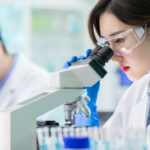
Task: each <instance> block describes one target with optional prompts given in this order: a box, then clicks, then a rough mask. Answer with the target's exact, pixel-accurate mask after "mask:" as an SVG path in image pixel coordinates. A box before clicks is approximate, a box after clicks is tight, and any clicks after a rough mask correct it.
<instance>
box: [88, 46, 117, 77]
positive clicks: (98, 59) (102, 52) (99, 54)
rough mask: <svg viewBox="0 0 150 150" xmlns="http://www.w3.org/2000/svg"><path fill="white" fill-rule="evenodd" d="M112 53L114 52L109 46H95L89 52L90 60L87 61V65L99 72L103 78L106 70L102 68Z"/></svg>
mask: <svg viewBox="0 0 150 150" xmlns="http://www.w3.org/2000/svg"><path fill="white" fill-rule="evenodd" d="M113 55H114V52H113V50H112V49H111V48H109V47H107V46H105V47H100V46H97V47H96V48H95V49H94V50H93V51H92V52H91V55H90V57H91V61H90V62H89V65H90V66H91V67H92V68H93V69H94V70H95V71H96V72H97V73H98V74H99V76H100V77H101V78H103V77H104V76H105V75H106V74H107V71H106V70H105V69H104V68H103V66H104V65H105V63H106V62H108V61H109V60H110V58H111V57H112V56H113Z"/></svg>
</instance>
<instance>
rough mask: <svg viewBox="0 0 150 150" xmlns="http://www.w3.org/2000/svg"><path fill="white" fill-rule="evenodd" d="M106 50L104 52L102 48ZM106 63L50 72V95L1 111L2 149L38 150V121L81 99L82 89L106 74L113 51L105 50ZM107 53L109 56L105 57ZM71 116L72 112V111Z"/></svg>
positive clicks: (94, 63)
mask: <svg viewBox="0 0 150 150" xmlns="http://www.w3.org/2000/svg"><path fill="white" fill-rule="evenodd" d="M103 50H104V49H103ZM105 50H106V53H104V55H103V57H104V60H103V59H102V58H101V57H102V56H101V55H100V57H99V56H96V57H95V58H94V59H93V60H91V61H90V62H89V63H86V64H84V65H79V66H73V67H70V68H69V69H66V70H61V71H58V72H55V73H50V81H49V85H50V88H51V90H50V91H49V92H48V93H41V94H39V95H36V96H34V97H32V98H29V99H27V100H25V101H23V102H21V103H19V104H17V105H15V106H12V107H10V108H9V109H7V110H5V111H3V112H0V122H1V124H0V133H1V134H0V141H1V143H2V144H0V149H3V150H20V149H22V150H36V119H37V117H39V116H40V115H42V114H44V113H46V112H48V111H50V110H52V109H53V108H55V107H57V106H59V105H62V104H65V103H71V102H74V101H77V100H79V97H80V96H81V95H82V94H84V93H85V90H84V89H82V87H85V86H92V85H93V84H94V83H96V82H97V81H99V80H100V79H101V78H103V77H104V75H105V74H106V71H105V69H104V68H103V66H104V64H105V62H106V61H108V60H109V59H110V58H111V56H112V55H113V52H112V50H111V49H109V48H106V49H105ZM107 53H110V54H109V55H108V56H106V54H107ZM69 113H70V112H69Z"/></svg>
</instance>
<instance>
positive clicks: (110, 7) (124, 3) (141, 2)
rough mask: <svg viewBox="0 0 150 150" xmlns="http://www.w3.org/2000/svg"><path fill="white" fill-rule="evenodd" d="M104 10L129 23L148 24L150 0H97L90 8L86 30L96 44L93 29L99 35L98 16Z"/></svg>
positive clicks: (149, 20)
mask: <svg viewBox="0 0 150 150" xmlns="http://www.w3.org/2000/svg"><path fill="white" fill-rule="evenodd" d="M105 11H107V12H110V13H112V14H114V15H115V16H116V17H117V18H118V19H119V20H121V21H122V22H124V23H125V24H129V25H137V26H144V25H145V24H148V27H149V24H150V0H99V1H98V2H97V4H96V5H95V7H94V8H93V9H92V11H91V13H90V15H89V20H88V30H89V34H90V37H91V39H92V41H93V42H94V44H95V45H96V44H97V40H96V35H95V31H96V33H97V34H98V36H100V26H99V18H100V16H101V14H102V13H104V12H105Z"/></svg>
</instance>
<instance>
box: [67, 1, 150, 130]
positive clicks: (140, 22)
mask: <svg viewBox="0 0 150 150" xmlns="http://www.w3.org/2000/svg"><path fill="white" fill-rule="evenodd" d="M88 29H89V33H90V37H91V39H92V41H93V42H94V44H95V45H100V46H102V47H103V46H109V47H110V48H112V49H113V51H114V53H115V55H114V56H113V58H112V60H113V61H115V62H116V63H117V64H118V66H119V67H120V68H121V69H122V71H123V72H124V73H125V74H126V75H127V76H128V78H129V79H130V80H132V81H134V83H133V84H132V86H131V87H130V88H129V89H128V90H127V91H126V92H125V93H124V95H123V96H122V98H121V100H120V102H119V104H118V106H117V108H116V111H115V112H114V114H113V115H112V117H111V118H110V119H109V120H108V121H107V122H106V124H105V127H113V126H114V127H133V128H140V127H141V128H143V127H147V126H148V125H149V123H150V119H149V118H150V110H149V109H150V98H149V96H148V95H150V94H148V89H150V87H149V86H150V75H149V74H147V73H148V72H149V70H150V1H149V0H100V1H98V2H97V4H96V5H95V7H94V8H93V10H92V11H91V13H90V16H89V22H88ZM75 60H78V59H75ZM71 62H72V61H71ZM71 62H70V64H71ZM70 64H69V65H70ZM97 87H99V86H97ZM97 89H98V88H97ZM91 90H93V89H92V87H91V88H90V91H91ZM97 91H98V90H97ZM149 92H150V91H149ZM93 95H94V96H95V94H94V93H93ZM93 95H92V94H91V95H90V97H91V100H92V97H93ZM92 101H93V100H92ZM91 103H92V102H91ZM95 103H96V101H93V104H95ZM79 115H80V122H82V120H83V122H84V119H85V120H88V121H87V122H86V123H87V124H86V123H85V122H84V123H85V125H90V123H93V121H94V123H95V120H98V119H97V117H91V118H90V119H87V118H85V117H84V116H82V115H81V114H78V116H79ZM78 118H79V117H77V118H76V120H78ZM96 122H97V121H96ZM92 125H94V124H92ZM95 125H97V124H95Z"/></svg>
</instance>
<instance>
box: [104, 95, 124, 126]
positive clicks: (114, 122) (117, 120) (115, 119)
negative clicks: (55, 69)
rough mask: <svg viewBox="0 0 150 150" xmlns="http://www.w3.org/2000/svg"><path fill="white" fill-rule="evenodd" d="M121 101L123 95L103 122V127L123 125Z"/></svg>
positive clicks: (122, 101)
mask: <svg viewBox="0 0 150 150" xmlns="http://www.w3.org/2000/svg"><path fill="white" fill-rule="evenodd" d="M123 103H124V96H123V97H122V98H121V99H120V101H119V104H118V106H117V108H116V110H115V112H114V114H113V115H112V116H111V117H110V118H109V119H108V121H107V122H106V123H105V124H104V126H103V127H104V128H109V127H121V126H122V125H123V110H122V108H123Z"/></svg>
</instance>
